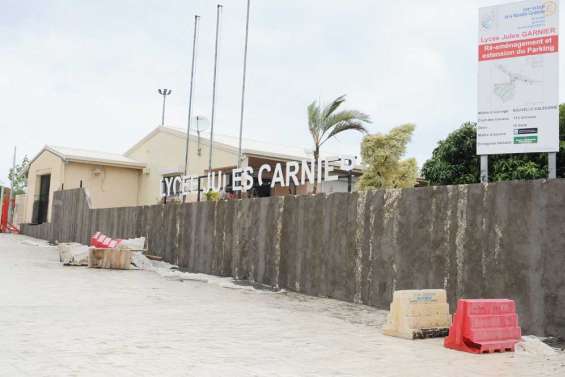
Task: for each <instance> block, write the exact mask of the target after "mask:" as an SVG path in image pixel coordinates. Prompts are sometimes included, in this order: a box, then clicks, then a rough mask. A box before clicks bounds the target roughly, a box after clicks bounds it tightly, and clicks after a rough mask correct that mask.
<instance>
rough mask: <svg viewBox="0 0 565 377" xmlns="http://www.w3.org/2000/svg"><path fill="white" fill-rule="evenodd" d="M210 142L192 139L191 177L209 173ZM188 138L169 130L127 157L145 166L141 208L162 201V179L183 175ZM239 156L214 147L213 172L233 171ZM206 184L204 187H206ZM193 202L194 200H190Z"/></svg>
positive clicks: (158, 134) (152, 138) (144, 143)
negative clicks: (165, 176)
mask: <svg viewBox="0 0 565 377" xmlns="http://www.w3.org/2000/svg"><path fill="white" fill-rule="evenodd" d="M208 143H209V141H208V140H207V139H201V143H200V145H199V143H198V138H197V137H196V136H193V135H191V139H190V145H189V158H188V161H189V174H190V175H205V174H206V173H205V172H206V171H207V170H208V158H209V148H208ZM185 149H186V138H185V137H184V135H182V134H180V133H177V132H175V131H172V130H170V129H166V128H160V129H158V130H157V131H156V132H153V133H152V134H151V135H150V136H149V137H148V138H146V139H145V140H142V141H141V142H140V143H139V144H137V145H136V146H134V147H133V148H132V149H130V150H129V151H128V152H127V153H126V157H129V158H132V159H134V160H137V161H140V162H144V163H145V164H146V165H147V170H146V174H144V175H142V176H141V183H140V192H139V197H140V205H152V204H156V203H158V202H159V201H160V200H161V196H160V187H161V186H160V185H161V179H162V177H163V175H172V174H174V173H182V174H183V173H184V157H185ZM199 149H200V153H199ZM236 161H237V152H235V151H233V150H232V149H230V148H228V147H226V148H223V147H221V146H217V147H215V150H214V157H213V163H212V168H223V167H230V168H231V167H233V166H235V165H236ZM205 181H206V180H204V181H203V182H202V183H203V184H206V182H205ZM191 199H194V198H191Z"/></svg>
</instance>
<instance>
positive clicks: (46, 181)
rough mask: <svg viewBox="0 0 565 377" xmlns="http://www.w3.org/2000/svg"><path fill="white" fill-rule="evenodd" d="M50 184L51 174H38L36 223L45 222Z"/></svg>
mask: <svg viewBox="0 0 565 377" xmlns="http://www.w3.org/2000/svg"><path fill="white" fill-rule="evenodd" d="M50 186H51V174H47V175H42V176H40V181H39V199H38V201H37V202H38V203H37V224H43V223H46V222H47V212H48V211H49V189H50Z"/></svg>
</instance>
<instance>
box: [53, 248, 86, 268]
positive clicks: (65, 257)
mask: <svg viewBox="0 0 565 377" xmlns="http://www.w3.org/2000/svg"><path fill="white" fill-rule="evenodd" d="M57 249H58V250H59V261H60V262H61V263H63V265H65V266H88V252H89V247H88V246H86V245H81V244H80V243H75V242H71V243H60V244H59V245H57Z"/></svg>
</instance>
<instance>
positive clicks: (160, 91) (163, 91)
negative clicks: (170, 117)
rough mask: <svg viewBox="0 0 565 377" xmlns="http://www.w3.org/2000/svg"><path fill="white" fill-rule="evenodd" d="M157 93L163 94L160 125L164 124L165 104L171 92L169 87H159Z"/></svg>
mask: <svg viewBox="0 0 565 377" xmlns="http://www.w3.org/2000/svg"><path fill="white" fill-rule="evenodd" d="M158 92H159V94H160V95H162V96H163V111H162V113H161V127H163V126H165V104H166V102H167V96H168V95H170V94H171V93H172V90H171V89H159V90H158Z"/></svg>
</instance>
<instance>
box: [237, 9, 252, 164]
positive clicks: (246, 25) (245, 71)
mask: <svg viewBox="0 0 565 377" xmlns="http://www.w3.org/2000/svg"><path fill="white" fill-rule="evenodd" d="M250 8H251V0H247V18H246V21H245V50H244V53H243V84H242V87H241V117H240V120H239V148H238V152H237V167H238V168H239V167H240V166H241V138H242V137H243V114H244V111H245V80H246V78H247V77H246V76H247V45H248V42H249V10H250Z"/></svg>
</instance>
